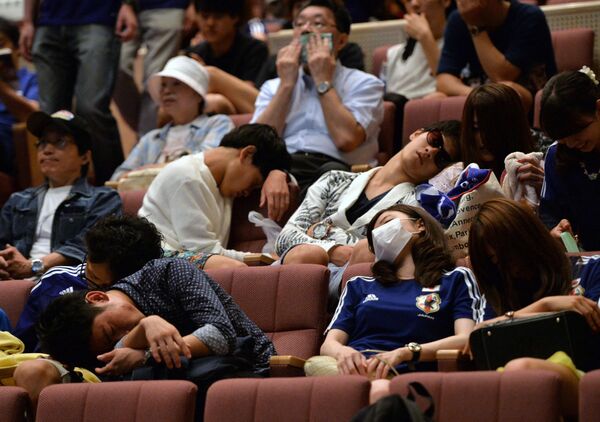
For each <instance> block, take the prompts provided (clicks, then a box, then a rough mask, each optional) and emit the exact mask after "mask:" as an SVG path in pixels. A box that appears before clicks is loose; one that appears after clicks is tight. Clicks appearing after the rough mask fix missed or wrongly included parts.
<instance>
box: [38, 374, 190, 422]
mask: <svg viewBox="0 0 600 422" xmlns="http://www.w3.org/2000/svg"><path fill="white" fill-rule="evenodd" d="M197 391H198V389H197V387H196V386H195V385H194V384H192V383H191V382H188V381H124V382H109V383H101V384H85V383H84V384H61V385H52V386H50V387H47V388H45V389H44V390H42V393H41V395H40V399H39V402H38V408H37V419H36V421H37V422H106V421H110V422H120V421H123V422H131V421H144V422H186V421H189V422H191V421H193V420H194V409H195V406H196V392H197Z"/></svg>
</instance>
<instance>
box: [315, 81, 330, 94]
mask: <svg viewBox="0 0 600 422" xmlns="http://www.w3.org/2000/svg"><path fill="white" fill-rule="evenodd" d="M331 88H333V86H332V85H331V82H328V81H325V82H321V83H320V84H319V85H317V94H319V95H325V94H327V91H329V90H330V89H331Z"/></svg>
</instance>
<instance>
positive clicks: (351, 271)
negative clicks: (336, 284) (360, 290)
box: [340, 262, 373, 291]
mask: <svg viewBox="0 0 600 422" xmlns="http://www.w3.org/2000/svg"><path fill="white" fill-rule="evenodd" d="M372 265H373V263H372V262H364V263H360V264H354V265H350V266H349V267H348V268H346V271H344V274H343V275H342V284H341V285H340V291H341V290H344V287H346V283H347V282H348V280H350V279H351V278H352V277H356V276H360V275H364V276H367V277H372V276H373V272H372V271H371V266H372Z"/></svg>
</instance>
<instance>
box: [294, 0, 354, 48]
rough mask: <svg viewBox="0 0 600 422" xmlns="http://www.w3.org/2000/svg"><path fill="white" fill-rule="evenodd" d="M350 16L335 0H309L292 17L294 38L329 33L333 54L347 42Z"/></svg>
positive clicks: (350, 21)
mask: <svg viewBox="0 0 600 422" xmlns="http://www.w3.org/2000/svg"><path fill="white" fill-rule="evenodd" d="M351 24H352V18H351V17H350V13H349V12H348V9H346V7H345V6H344V5H343V4H341V3H340V2H337V1H335V0H309V1H307V2H305V3H304V4H303V5H302V6H301V7H300V10H299V12H298V14H297V15H296V16H295V17H294V20H293V22H292V25H293V28H294V39H300V37H301V36H302V35H303V34H316V35H321V34H331V36H332V52H333V53H334V55H335V56H337V53H338V52H339V51H340V50H341V49H342V48H343V47H344V46H345V45H346V43H347V42H348V36H349V35H350V26H351Z"/></svg>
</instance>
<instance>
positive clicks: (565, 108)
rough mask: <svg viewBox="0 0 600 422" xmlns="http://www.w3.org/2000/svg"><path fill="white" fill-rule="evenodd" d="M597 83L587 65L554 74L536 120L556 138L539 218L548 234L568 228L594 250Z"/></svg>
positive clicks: (599, 242)
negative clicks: (550, 229) (550, 230)
mask: <svg viewBox="0 0 600 422" xmlns="http://www.w3.org/2000/svg"><path fill="white" fill-rule="evenodd" d="M599 112H600V87H599V85H598V80H597V79H596V76H595V75H594V74H593V72H592V71H591V70H590V69H589V68H584V69H582V70H580V71H576V72H563V73H560V74H558V75H556V76H554V77H553V78H552V79H550V81H548V83H547V84H546V87H545V88H544V93H543V95H542V103H541V115H540V120H541V124H542V128H543V129H544V131H545V132H546V133H547V134H548V135H549V136H550V137H551V138H553V139H556V140H558V142H557V143H556V144H554V145H552V146H551V147H550V149H549V150H548V155H547V156H546V162H545V163H546V176H545V179H544V188H543V189H542V198H541V202H540V217H541V218H542V221H543V222H544V223H545V224H546V226H547V227H548V228H554V229H553V230H552V233H553V234H554V235H555V236H560V234H561V233H564V232H574V233H576V234H577V235H578V236H579V241H580V243H581V246H582V247H583V248H584V249H586V250H588V251H598V250H600V218H598V216H599V214H598V209H600V118H599V115H598V113H599Z"/></svg>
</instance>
